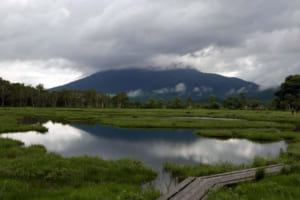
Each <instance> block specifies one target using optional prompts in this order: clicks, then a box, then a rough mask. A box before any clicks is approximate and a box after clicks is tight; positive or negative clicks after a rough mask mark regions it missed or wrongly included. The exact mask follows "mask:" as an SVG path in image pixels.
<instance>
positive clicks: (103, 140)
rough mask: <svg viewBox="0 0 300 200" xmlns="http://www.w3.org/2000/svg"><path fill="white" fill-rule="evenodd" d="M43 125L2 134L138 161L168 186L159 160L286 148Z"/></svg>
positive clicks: (233, 156)
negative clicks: (41, 131) (39, 130)
mask: <svg viewBox="0 0 300 200" xmlns="http://www.w3.org/2000/svg"><path fill="white" fill-rule="evenodd" d="M44 126H45V127H47V128H48V129H49V131H48V132H47V133H45V134H39V133H37V132H34V131H30V132H25V133H9V134H2V135H1V136H2V137H9V138H13V139H17V140H21V141H23V142H24V143H25V145H26V146H28V145H31V144H42V145H44V146H45V147H46V149H47V150H48V151H50V152H56V153H59V154H61V155H63V156H66V157H69V156H78V155H85V154H87V155H93V156H99V157H102V158H104V159H109V160H111V159H112V160H114V159H120V158H132V159H136V160H141V161H142V162H144V163H145V164H146V165H147V166H149V167H152V168H153V169H154V170H158V171H160V172H161V174H160V176H159V177H158V179H157V180H156V182H157V183H155V184H156V185H158V184H163V185H164V186H165V185H169V184H171V186H170V187H172V185H174V184H175V182H174V181H171V179H170V177H169V175H168V174H163V173H162V170H161V169H162V163H164V162H175V163H178V164H189V165H194V164H197V163H200V162H202V163H210V164H213V163H218V162H224V161H231V162H233V163H237V164H240V163H248V162H250V161H251V160H252V159H253V157H254V156H256V155H259V156H278V154H279V152H280V149H283V150H286V147H287V145H286V143H285V142H283V141H281V142H275V143H269V144H259V143H254V142H250V141H248V140H243V139H229V140H218V139H208V138H203V137H199V136H196V135H194V134H193V132H194V131H193V130H166V129H163V130H160V129H148V130H147V129H121V128H116V127H109V126H102V125H99V124H98V125H95V126H87V125H63V124H60V123H52V122H47V123H45V124H44ZM160 187H163V186H160ZM167 187H169V186H167ZM163 190H164V189H163Z"/></svg>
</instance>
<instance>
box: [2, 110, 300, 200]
mask: <svg viewBox="0 0 300 200" xmlns="http://www.w3.org/2000/svg"><path fill="white" fill-rule="evenodd" d="M174 117H215V118H232V119H243V120H247V121H215V120H201V119H187V118H184V119H179V118H174ZM47 120H53V121H59V122H66V123H75V124H95V123H101V124H104V125H112V126H118V127H124V128H186V129H195V130H197V131H196V134H198V135H201V136H206V137H216V138H222V139H226V138H246V139H249V140H253V141H260V142H270V141H278V140H286V141H287V142H288V143H289V146H288V149H287V152H282V153H281V155H280V157H279V158H274V159H262V158H256V159H255V160H254V161H253V163H252V164H251V165H248V166H246V165H239V166H236V165H233V164H231V163H221V164H218V165H213V166H212V165H206V164H199V165H198V166H179V165H176V164H172V163H166V164H165V165H164V167H165V169H166V170H167V171H169V172H171V173H172V174H173V175H174V176H177V177H179V178H180V179H184V178H186V177H189V176H201V175H208V174H214V173H221V172H225V171H231V170H236V169H241V168H245V167H251V166H263V165H266V164H271V163H278V162H284V163H287V164H290V165H291V170H290V171H289V172H288V173H284V174H281V175H279V176H275V177H266V178H264V179H263V180H261V181H259V182H248V183H242V184H238V185H237V186H236V187H233V188H224V189H221V190H219V191H216V192H212V193H211V195H210V196H209V199H270V198H268V197H271V199H300V194H299V188H300V184H299V182H300V181H299V180H300V161H299V160H300V136H299V135H300V132H299V129H300V114H298V115H291V114H290V113H289V112H281V111H259V112H258V111H244V110H204V109H199V110H198V109H193V110H192V109H183V110H167V109H149V110H147V109H78V108H0V133H4V132H15V131H28V130H36V131H39V132H45V131H47V129H46V128H45V127H42V126H41V125H39V124H40V123H41V122H45V121H47ZM37 122H40V123H37ZM33 124H36V125H33ZM155 176H156V173H155V172H153V171H152V170H150V169H147V168H146V167H145V166H143V165H142V164H141V163H140V162H137V161H133V160H128V159H124V160H118V161H104V160H102V159H101V158H96V157H88V156H86V157H75V158H63V157H61V156H59V155H56V154H53V153H47V152H46V150H45V149H44V147H42V146H39V145H34V146H31V147H28V148H24V147H23V146H22V143H20V142H17V141H13V140H9V139H0V199H130V200H135V199H156V198H157V197H158V196H159V195H160V194H159V193H158V192H157V191H154V190H153V189H149V190H146V191H144V190H142V187H141V185H142V184H143V183H145V182H147V181H150V180H153V179H154V178H155ZM264 185H268V186H270V187H271V186H273V187H272V188H269V189H268V188H264ZM297 189H298V190H297ZM255 195H257V197H258V198H253V197H254V196H255Z"/></svg>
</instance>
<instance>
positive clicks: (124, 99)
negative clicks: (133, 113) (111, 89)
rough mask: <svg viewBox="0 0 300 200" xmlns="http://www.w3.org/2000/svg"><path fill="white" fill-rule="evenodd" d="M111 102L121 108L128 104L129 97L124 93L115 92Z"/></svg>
mask: <svg viewBox="0 0 300 200" xmlns="http://www.w3.org/2000/svg"><path fill="white" fill-rule="evenodd" d="M112 102H113V104H114V106H115V107H117V108H123V107H126V106H128V104H129V97H128V96H127V94H126V93H124V92H120V93H117V94H116V95H115V96H114V97H113V98H112Z"/></svg>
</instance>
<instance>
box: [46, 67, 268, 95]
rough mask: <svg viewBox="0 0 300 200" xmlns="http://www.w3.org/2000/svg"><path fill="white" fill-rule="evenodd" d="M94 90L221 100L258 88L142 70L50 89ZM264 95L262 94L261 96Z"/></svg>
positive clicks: (189, 73)
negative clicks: (213, 97)
mask: <svg viewBox="0 0 300 200" xmlns="http://www.w3.org/2000/svg"><path fill="white" fill-rule="evenodd" d="M64 88H65V89H72V90H87V89H96V90H97V91H101V92H104V93H108V94H115V93H117V92H126V93H127V95H128V96H130V97H131V98H133V99H140V100H146V99H148V98H150V97H154V98H165V99H169V98H174V97H176V96H179V97H182V98H186V97H188V96H192V98H193V99H194V100H196V99H197V100H200V99H202V100H203V99H207V98H208V97H209V95H216V96H217V98H224V97H226V96H229V95H238V94H239V93H240V92H245V93H246V94H247V96H248V94H249V95H250V96H256V94H259V93H260V92H259V90H258V88H259V86H258V85H257V84H255V83H252V82H248V81H244V80H242V79H239V78H229V77H224V76H221V75H218V74H211V73H203V72H199V71H197V70H194V69H171V70H164V71H153V70H146V69H120V70H107V71H102V72H98V73H95V74H92V75H90V76H88V77H86V78H83V79H80V80H77V81H74V82H71V83H68V84H66V85H62V86H59V87H56V88H52V89H51V90H62V89H64ZM262 96H265V95H262Z"/></svg>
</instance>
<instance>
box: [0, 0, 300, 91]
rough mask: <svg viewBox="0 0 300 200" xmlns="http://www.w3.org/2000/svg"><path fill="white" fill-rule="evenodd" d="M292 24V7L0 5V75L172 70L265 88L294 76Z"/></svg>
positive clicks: (295, 7)
mask: <svg viewBox="0 0 300 200" xmlns="http://www.w3.org/2000/svg"><path fill="white" fill-rule="evenodd" d="M299 19H300V2H299V1H298V0H274V1H272V2H270V1H263V0H254V1H246V0H228V1H222V0H203V1H198V0H164V1H157V0H153V1H149V0H140V1H138V2H137V1H133V0H122V1H116V0H101V1H97V0H89V1H88V2H87V1H84V0H76V1H74V0H60V1H52V0H44V1H40V0H2V1H1V4H0V27H1V32H0V70H1V71H2V70H3V69H2V68H1V66H3V63H5V64H6V68H7V70H9V66H11V65H12V64H13V63H15V62H16V61H18V62H20V66H23V65H25V64H26V63H28V62H30V63H39V62H43V61H44V62H45V63H49V60H57V59H58V60H61V59H62V60H64V62H66V63H73V65H72V66H71V68H72V70H73V71H75V72H74V73H76V74H86V75H87V74H90V73H93V72H96V71H100V70H104V69H111V68H124V67H147V66H153V67H157V68H159V69H161V68H163V69H164V68H170V67H173V66H174V65H176V66H177V67H187V66H188V67H193V68H196V69H198V70H200V71H204V72H212V73H220V74H223V75H228V76H238V77H241V78H244V79H246V80H250V81H254V82H256V83H259V84H261V85H262V87H271V86H274V85H278V84H279V83H280V82H281V81H283V79H284V77H285V76H287V75H289V74H293V73H300V61H299V59H298V57H299V56H300V45H299V44H300V20H299ZM22 62H23V64H22ZM1 63H2V65H1ZM24 63H25V64H24ZM40 66H41V67H40V71H43V69H46V68H45V67H44V66H48V65H46V64H43V65H40ZM36 67H39V66H34V68H36ZM51 67H52V68H56V69H57V72H60V71H61V70H62V68H68V69H69V68H70V65H69V64H68V65H67V66H62V65H54V64H53V66H51ZM20 69H21V68H20ZM28 71H30V69H28ZM28 74H30V73H28ZM0 76H4V78H5V74H1V72H0ZM71 77H75V76H74V75H72V76H71ZM27 79H30V75H28V76H27V78H26V80H27ZM24 80H25V79H22V80H20V81H24ZM29 82H30V81H29ZM56 84H60V82H56ZM49 86H50V84H49Z"/></svg>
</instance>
